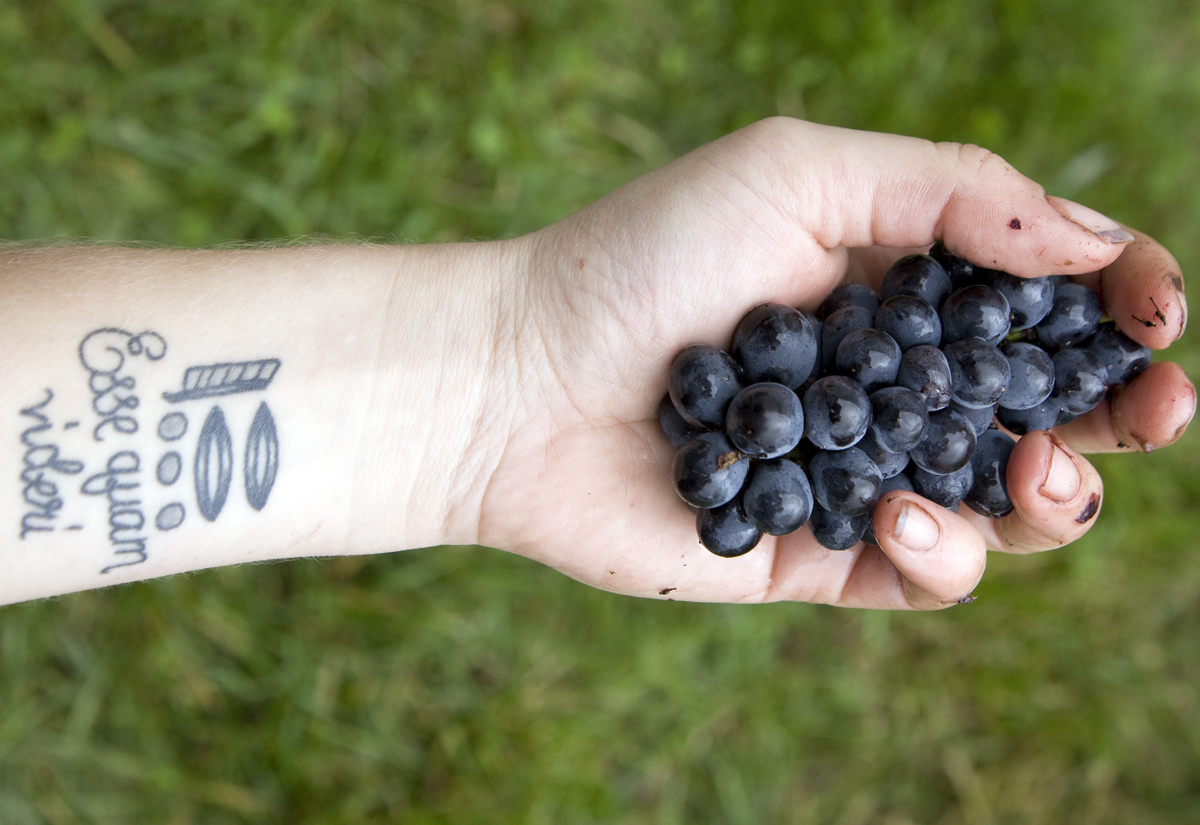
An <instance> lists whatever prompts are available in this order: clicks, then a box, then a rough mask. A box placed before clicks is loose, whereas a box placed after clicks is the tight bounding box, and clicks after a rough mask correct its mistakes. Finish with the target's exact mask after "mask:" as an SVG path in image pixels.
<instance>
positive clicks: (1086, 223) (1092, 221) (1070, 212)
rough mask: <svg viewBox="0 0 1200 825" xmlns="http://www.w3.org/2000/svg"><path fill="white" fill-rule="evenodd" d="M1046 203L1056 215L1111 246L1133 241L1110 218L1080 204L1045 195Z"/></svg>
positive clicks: (1127, 232) (1126, 232) (1130, 234)
mask: <svg viewBox="0 0 1200 825" xmlns="http://www.w3.org/2000/svg"><path fill="white" fill-rule="evenodd" d="M1046 202H1047V203H1049V204H1050V205H1051V206H1053V207H1054V210H1055V211H1056V212H1058V214H1060V215H1062V216H1063V217H1064V218H1066V219H1067V220H1069V221H1071V222H1072V223H1075V224H1078V225H1079V226H1082V227H1083V228H1084V229H1087V230H1088V231H1090V232H1093V233H1094V234H1095V235H1096V237H1098V238H1100V239H1101V240H1104V241H1108V242H1109V243H1111V244H1119V243H1129V242H1130V241H1132V240H1133V234H1132V233H1131V232H1129V231H1128V230H1126V229H1124V228H1123V227H1122V226H1121V225H1120V224H1119V223H1117V222H1116V221H1114V220H1113V219H1112V218H1109V217H1107V216H1105V215H1102V214H1100V213H1099V212H1097V211H1096V210H1095V209H1089V208H1088V207H1086V206H1083V205H1082V204H1078V203H1075V202H1074V201H1069V200H1067V199H1066V198H1058V197H1055V196H1054V195H1047V196H1046Z"/></svg>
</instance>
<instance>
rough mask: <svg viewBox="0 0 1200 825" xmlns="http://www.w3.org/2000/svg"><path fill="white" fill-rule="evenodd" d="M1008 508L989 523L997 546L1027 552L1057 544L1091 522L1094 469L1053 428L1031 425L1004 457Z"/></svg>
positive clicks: (1098, 490)
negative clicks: (1005, 512) (991, 525)
mask: <svg viewBox="0 0 1200 825" xmlns="http://www.w3.org/2000/svg"><path fill="white" fill-rule="evenodd" d="M1006 478H1007V481H1008V495H1009V498H1011V499H1012V503H1013V511H1012V512H1011V513H1009V514H1008V515H1007V516H1004V517H1002V518H1000V519H997V520H996V522H995V533H996V540H997V542H998V549H1002V550H1004V551H1006V552H1011V553H1033V552H1039V551H1042V550H1049V549H1052V548H1054V547H1061V546H1063V545H1064V544H1069V543H1070V542H1072V541H1074V540H1075V539H1077V538H1079V537H1080V536H1082V535H1083V534H1084V533H1086V532H1087V531H1088V529H1089V528H1090V527H1091V526H1092V524H1094V523H1095V519H1096V515H1097V514H1098V513H1099V511H1100V505H1101V503H1102V502H1103V495H1104V485H1103V483H1102V482H1101V480H1100V474H1099V473H1097V472H1096V469H1095V468H1094V467H1092V465H1091V464H1089V463H1088V462H1087V460H1085V459H1084V458H1083V456H1081V455H1080V454H1079V453H1078V452H1076V451H1075V450H1074V449H1072V448H1071V447H1070V446H1068V445H1067V444H1066V443H1065V442H1064V441H1063V440H1062V439H1060V438H1059V437H1058V436H1057V435H1055V434H1054V433H1050V432H1046V431H1045V430H1036V431H1034V432H1031V433H1028V434H1026V435H1025V436H1023V437H1022V438H1021V440H1020V441H1018V442H1017V444H1016V446H1015V447H1013V451H1012V454H1011V455H1010V456H1009V459H1008V471H1007V474H1006Z"/></svg>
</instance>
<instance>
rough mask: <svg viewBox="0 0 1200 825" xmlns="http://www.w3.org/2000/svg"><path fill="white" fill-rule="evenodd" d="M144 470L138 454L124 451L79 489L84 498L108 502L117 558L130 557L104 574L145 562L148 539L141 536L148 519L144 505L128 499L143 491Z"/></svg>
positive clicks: (112, 541)
mask: <svg viewBox="0 0 1200 825" xmlns="http://www.w3.org/2000/svg"><path fill="white" fill-rule="evenodd" d="M141 468H142V462H141V459H140V458H138V455H137V453H135V452H132V451H131V450H122V451H121V452H119V453H117V454H115V455H114V456H113V457H112V458H110V459H109V460H108V464H107V465H106V466H105V469H104V470H103V471H101V472H99V473H96V474H95V475H93V476H91V477H90V478H88V480H87V481H85V482H83V486H82V487H80V488H79V490H80V492H81V493H83V494H84V495H88V496H104V497H105V498H106V499H108V526H109V531H108V541H109V543H110V544H111V545H112V548H113V552H114V553H115V554H116V555H117V556H118V557H124V556H128V557H129V558H122V560H121V561H120V562H119V563H117V564H110V565H108V566H107V567H105V568H104V569H103V570H101V571H100V572H101V573H108V572H109V571H111V570H116V569H117V568H118V567H128V566H130V565H132V564H141V563H142V562H144V561H145V560H146V537H145V536H144V535H142V529H143V528H144V527H145V526H146V516H145V515H144V514H143V513H142V501H141V499H140V498H131V497H129V496H130V495H131V494H132V493H133V491H135V490H137V489H138V488H139V487H141V483H140V482H139V481H138V480H137V478H136V474H137V473H138V472H139V471H140V470H141Z"/></svg>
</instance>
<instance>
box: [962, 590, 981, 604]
mask: <svg viewBox="0 0 1200 825" xmlns="http://www.w3.org/2000/svg"><path fill="white" fill-rule="evenodd" d="M977 601H979V597H978V596H976V595H975V594H974V593H971V594H970V595H968V596H963V597H962V598H961V599H959V600H958V603H959V604H971V603H972V602H977Z"/></svg>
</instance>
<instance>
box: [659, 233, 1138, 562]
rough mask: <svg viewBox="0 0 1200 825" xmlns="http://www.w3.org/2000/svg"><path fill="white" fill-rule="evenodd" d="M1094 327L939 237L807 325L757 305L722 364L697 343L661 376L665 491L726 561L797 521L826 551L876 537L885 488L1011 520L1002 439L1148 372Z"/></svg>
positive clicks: (1064, 301)
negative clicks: (875, 286)
mask: <svg viewBox="0 0 1200 825" xmlns="http://www.w3.org/2000/svg"><path fill="white" fill-rule="evenodd" d="M1103 316H1104V310H1103V307H1102V306H1101V303H1100V299H1099V298H1098V297H1097V296H1096V294H1095V293H1093V292H1092V291H1091V290H1090V289H1088V288H1087V287H1085V286H1083V285H1081V284H1077V283H1075V282H1073V281H1071V280H1070V279H1068V278H1067V277H1065V276H1050V277H1046V278H1018V277H1016V276H1014V275H1010V274H1008V273H1006V272H1000V271H997V270H993V269H986V268H984V267H980V266H975V265H974V264H971V263H970V262H968V261H966V260H964V259H962V258H959V257H956V256H954V255H951V254H949V253H948V252H947V251H946V249H945V247H944V246H942V245H941V244H940V243H938V244H935V245H934V247H933V248H932V249H931V250H930V251H929V254H922V255H909V256H907V257H904V258H901V259H900V260H899V261H897V262H896V263H895V264H894V265H893V266H892V267H891V268H890V269H889V270H888V271H887V274H886V275H884V278H883V284H882V287H881V289H880V293H879V294H876V293H875V292H874V291H873V290H872V289H871V288H870V287H867V286H864V285H861V284H847V285H845V286H841V287H839V288H837V289H835V290H834V291H833V292H832V293H831V294H830V295H829V297H828V298H827V299H826V300H825V302H824V303H822V304H821V306H820V308H819V309H818V311H817V314H816V315H815V316H814V315H810V314H809V313H806V312H804V311H801V310H797V309H795V308H792V307H788V306H783V305H781V304H763V305H761V306H758V307H755V308H754V309H752V310H751V311H750V312H749V313H748V314H747V315H746V316H745V317H744V318H743V319H742V321H741V323H739V324H738V327H737V330H736V332H735V333H734V336H733V346H732V348H731V351H730V352H725V351H724V350H720V349H717V348H716V347H711V346H706V345H703V344H695V345H692V346H689V347H687V348H686V349H684V350H683V352H681V353H679V355H678V357H676V359H675V361H674V362H673V363H672V365H671V370H670V392H669V394H668V395H667V397H666V398H664V399H663V401H662V404H660V405H659V411H658V420H659V424H660V425H661V426H662V429H663V432H664V433H665V434H666V436H667V438H668V439H669V440H670V441H671V443H672V444H673V445H674V446H675V447H677V448H678V452H677V453H676V455H675V460H674V463H673V465H672V475H673V477H674V482H675V490H676V491H677V492H678V493H679V496H680V498H682V499H683V500H684V502H686V503H687V504H688V505H689V506H690V507H692V508H693V509H694V510H695V511H696V530H697V533H698V534H699V536H700V541H701V542H702V543H703V544H704V546H705V547H707V548H708V549H709V550H710V551H712V552H713V553H716V554H717V555H719V556H726V557H732V556H740V555H742V554H744V553H747V552H749V551H750V550H752V549H753V548H754V546H755V545H756V544H758V542H759V540H760V539H761V538H762V535H763V534H764V533H767V534H770V535H773V536H782V535H786V534H788V533H791V532H794V531H796V530H799V529H800V528H801V527H803V526H804V525H805V524H807V525H809V529H810V530H811V531H812V534H813V536H814V537H815V538H816V540H817V541H818V542H819V543H820V544H821V545H822V546H824V547H827V548H829V549H831V550H844V549H847V548H849V547H851V546H853V545H854V544H856V543H858V542H859V541H862V540H864V539H865V540H867V541H873V536H872V535H871V514H872V511H873V510H874V507H875V504H876V502H877V501H878V500H879V498H880V496H882V495H884V494H885V493H887V492H889V491H893V490H911V491H915V492H916V493H918V494H920V495H922V496H924V497H925V498H927V499H929V500H930V501H933V502H934V503H936V504H939V505H941V506H943V507H947V508H949V509H952V510H957V509H958V507H959V505H960V504H966V506H968V507H970V508H971V509H972V510H975V511H976V512H978V513H982V514H984V515H987V516H991V517H995V518H998V517H1000V516H1003V515H1005V514H1007V513H1008V512H1010V511H1011V510H1012V501H1011V500H1010V499H1009V497H1008V491H1007V485H1006V479H1005V474H1006V471H1007V466H1008V457H1009V454H1010V453H1011V452H1012V449H1013V445H1014V443H1015V442H1014V441H1013V439H1012V437H1011V436H1010V435H1009V434H1008V433H1015V434H1017V435H1018V436H1019V435H1024V434H1025V433H1028V432H1032V431H1033V430H1046V429H1049V428H1050V427H1053V426H1055V425H1057V424H1064V423H1066V422H1068V421H1070V420H1071V419H1073V418H1075V417H1076V416H1079V415H1082V414H1084V413H1086V412H1088V411H1089V410H1091V409H1092V408H1093V407H1095V406H1096V405H1097V404H1098V403H1099V402H1100V400H1101V399H1102V398H1104V396H1105V394H1106V393H1107V391H1108V389H1109V387H1112V386H1114V385H1118V384H1124V383H1126V382H1128V381H1129V380H1130V379H1131V378H1133V377H1134V376H1135V375H1137V374H1138V373H1139V372H1141V371H1142V370H1143V369H1145V368H1146V366H1147V365H1148V364H1149V363H1150V350H1149V348H1148V347H1144V346H1142V345H1140V344H1138V343H1136V342H1134V341H1133V340H1131V339H1130V338H1128V337H1127V336H1126V335H1125V334H1124V333H1122V332H1121V331H1120V330H1118V329H1117V327H1116V325H1115V324H1114V323H1113V322H1112V321H1111V320H1105V319H1104V317H1103ZM997 421H998V422H999V423H1000V425H1002V426H1003V428H1004V430H1007V431H1008V433H1006V432H1005V431H1004V430H1001V429H1000V428H998V427H997V425H996V422H997Z"/></svg>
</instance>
